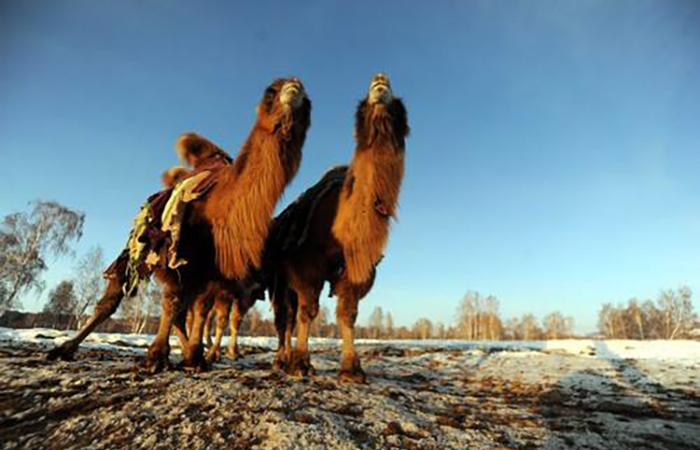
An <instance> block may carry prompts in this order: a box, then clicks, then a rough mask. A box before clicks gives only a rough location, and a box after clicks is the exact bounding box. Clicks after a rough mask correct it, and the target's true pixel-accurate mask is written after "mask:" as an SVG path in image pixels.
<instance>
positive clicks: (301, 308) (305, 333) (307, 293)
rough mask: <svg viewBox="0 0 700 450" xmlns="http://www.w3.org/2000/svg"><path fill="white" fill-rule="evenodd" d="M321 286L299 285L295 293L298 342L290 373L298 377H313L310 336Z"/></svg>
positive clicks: (316, 313) (293, 354)
mask: <svg viewBox="0 0 700 450" xmlns="http://www.w3.org/2000/svg"><path fill="white" fill-rule="evenodd" d="M321 287H322V285H321V286H314V285H311V284H301V285H297V286H296V288H295V291H296V293H297V297H298V298H297V300H298V302H299V304H298V309H297V321H296V327H297V340H296V345H295V347H294V352H293V353H292V360H291V364H290V367H289V370H288V372H289V373H290V374H292V375H296V376H307V375H313V366H312V365H311V357H310V355H309V335H310V332H311V323H312V322H313V320H314V319H315V318H316V316H317V315H318V308H319V304H318V302H319V296H320V294H321Z"/></svg>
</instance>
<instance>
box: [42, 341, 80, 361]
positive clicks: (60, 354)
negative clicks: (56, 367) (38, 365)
mask: <svg viewBox="0 0 700 450" xmlns="http://www.w3.org/2000/svg"><path fill="white" fill-rule="evenodd" d="M76 350H78V348H77V347H74V346H71V345H59V346H56V347H54V348H52V349H51V350H49V351H48V352H47V353H46V355H45V358H46V359H47V360H49V361H55V360H57V359H62V360H63V361H72V360H73V357H74V356H75V352H76Z"/></svg>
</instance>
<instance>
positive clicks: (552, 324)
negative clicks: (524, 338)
mask: <svg viewBox="0 0 700 450" xmlns="http://www.w3.org/2000/svg"><path fill="white" fill-rule="evenodd" d="M572 328H573V318H571V317H564V315H563V314H562V313H560V312H559V311H554V312H553V313H550V314H548V315H547V316H546V317H545V318H544V331H545V335H546V336H547V339H562V338H565V337H569V336H571V332H572Z"/></svg>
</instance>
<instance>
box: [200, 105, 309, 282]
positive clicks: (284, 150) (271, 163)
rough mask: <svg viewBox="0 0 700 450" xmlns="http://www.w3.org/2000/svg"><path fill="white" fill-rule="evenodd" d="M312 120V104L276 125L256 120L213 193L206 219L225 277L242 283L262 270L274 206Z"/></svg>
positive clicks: (266, 119)
mask: <svg viewBox="0 0 700 450" xmlns="http://www.w3.org/2000/svg"><path fill="white" fill-rule="evenodd" d="M309 117H310V105H309V107H308V108H305V107H302V108H300V110H296V111H294V112H289V113H287V114H286V115H283V116H282V117H280V118H279V120H275V121H272V122H271V121H270V118H269V117H266V116H264V115H263V116H262V117H258V121H257V123H256V124H255V126H254V128H253V130H252V132H251V133H250V135H249V136H248V139H247V140H246V142H245V144H244V145H243V148H242V149H241V152H240V153H239V155H238V157H237V158H236V159H235V161H234V164H233V166H231V167H229V168H226V169H225V172H224V173H223V174H222V176H221V178H220V179H219V182H218V184H217V186H216V188H215V191H214V192H212V195H211V197H210V201H209V202H208V203H207V205H206V208H205V214H206V215H207V217H209V218H211V225H212V234H213V237H214V244H215V248H216V265H217V268H218V270H219V272H220V273H221V275H222V276H223V277H225V278H227V279H236V280H241V279H243V278H245V276H246V274H247V273H248V270H249V269H250V268H251V267H255V268H258V267H260V263H261V254H262V250H263V246H264V243H265V239H266V238H267V233H268V226H269V223H270V218H271V217H272V214H273V212H274V208H275V205H276V204H277V201H278V200H279V198H280V196H281V195H282V192H283V191H284V189H285V187H286V186H287V184H288V183H289V182H290V181H291V180H292V178H293V177H294V175H295V174H296V172H297V169H298V168H299V164H300V162H301V148H302V146H303V144H304V140H305V138H306V131H307V129H308V127H309V124H310V122H309ZM277 124H279V126H278V125H277ZM270 125H272V126H270Z"/></svg>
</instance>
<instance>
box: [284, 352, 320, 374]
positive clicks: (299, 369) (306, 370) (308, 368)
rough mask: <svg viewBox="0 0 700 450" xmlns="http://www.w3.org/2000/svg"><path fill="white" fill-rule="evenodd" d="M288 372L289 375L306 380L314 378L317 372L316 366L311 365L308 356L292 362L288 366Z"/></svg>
mask: <svg viewBox="0 0 700 450" xmlns="http://www.w3.org/2000/svg"><path fill="white" fill-rule="evenodd" d="M286 372H287V373H288V374H289V375H292V376H295V377H301V378H304V377H311V376H313V375H314V373H315V370H314V366H312V365H311V361H309V358H308V356H307V357H301V358H297V359H295V360H294V361H292V363H291V364H289V365H288V366H287V370H286Z"/></svg>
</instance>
